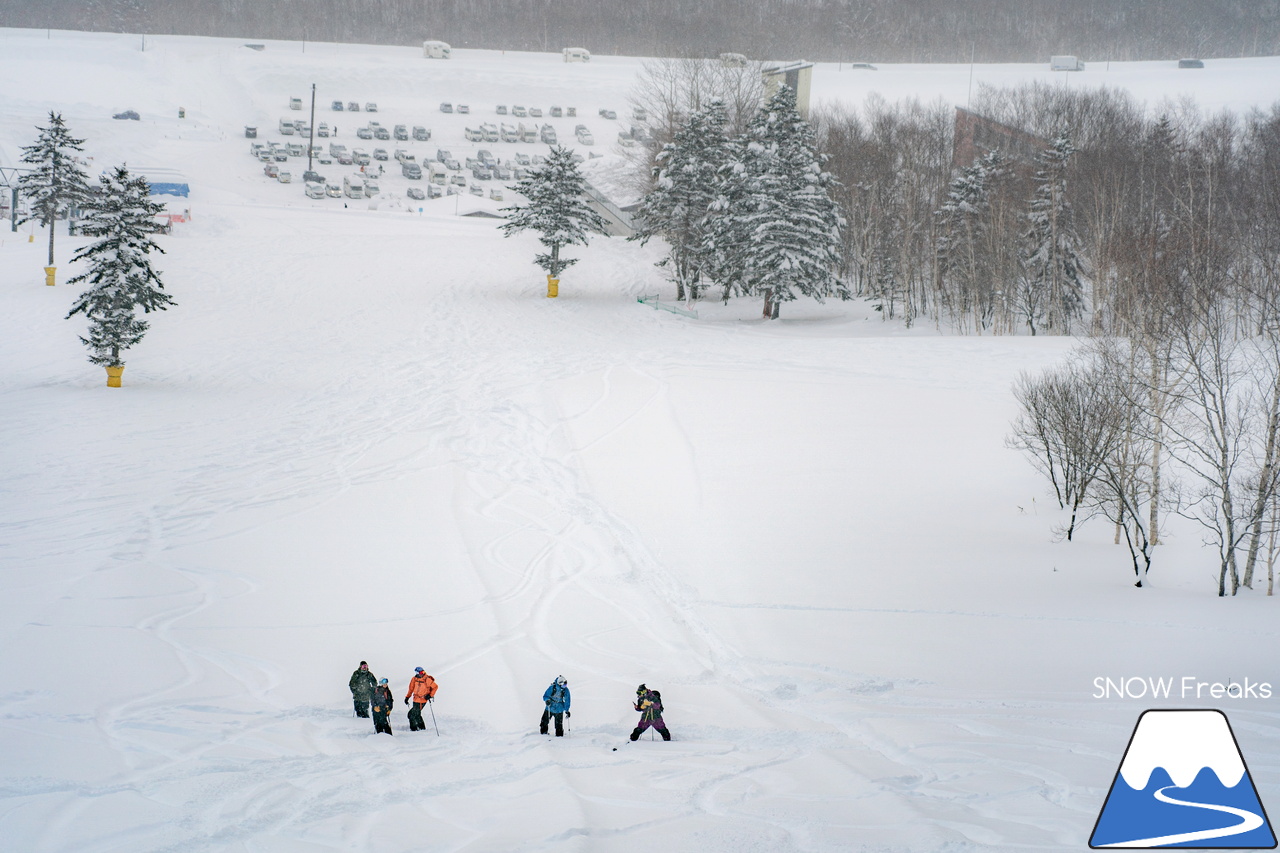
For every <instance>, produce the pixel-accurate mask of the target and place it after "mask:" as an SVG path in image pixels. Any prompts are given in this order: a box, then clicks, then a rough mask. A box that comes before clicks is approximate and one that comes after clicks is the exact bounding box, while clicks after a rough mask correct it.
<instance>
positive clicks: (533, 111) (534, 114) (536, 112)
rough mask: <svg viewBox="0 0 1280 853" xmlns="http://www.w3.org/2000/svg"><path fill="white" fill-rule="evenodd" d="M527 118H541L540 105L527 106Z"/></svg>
mask: <svg viewBox="0 0 1280 853" xmlns="http://www.w3.org/2000/svg"><path fill="white" fill-rule="evenodd" d="M529 118H542V107H529Z"/></svg>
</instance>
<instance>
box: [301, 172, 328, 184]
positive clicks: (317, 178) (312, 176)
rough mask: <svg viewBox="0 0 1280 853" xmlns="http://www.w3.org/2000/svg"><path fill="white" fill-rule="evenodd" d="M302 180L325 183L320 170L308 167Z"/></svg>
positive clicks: (311, 182) (310, 182)
mask: <svg viewBox="0 0 1280 853" xmlns="http://www.w3.org/2000/svg"><path fill="white" fill-rule="evenodd" d="M302 180H304V181H306V182H307V183H309V184H323V183H324V175H322V174H320V173H319V172H316V171H313V170H311V169H308V170H307V171H305V172H303V173H302Z"/></svg>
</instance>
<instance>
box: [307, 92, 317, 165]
mask: <svg viewBox="0 0 1280 853" xmlns="http://www.w3.org/2000/svg"><path fill="white" fill-rule="evenodd" d="M309 128H310V131H311V134H310V136H309V137H308V139H307V171H308V172H310V171H311V150H312V149H313V148H315V145H316V84H315V83H312V84H311V124H310V125H309Z"/></svg>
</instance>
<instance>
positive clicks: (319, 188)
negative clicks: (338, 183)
mask: <svg viewBox="0 0 1280 853" xmlns="http://www.w3.org/2000/svg"><path fill="white" fill-rule="evenodd" d="M302 191H303V192H304V193H306V194H307V198H324V184H312V183H308V184H307V185H306V186H304V187H303V188H302Z"/></svg>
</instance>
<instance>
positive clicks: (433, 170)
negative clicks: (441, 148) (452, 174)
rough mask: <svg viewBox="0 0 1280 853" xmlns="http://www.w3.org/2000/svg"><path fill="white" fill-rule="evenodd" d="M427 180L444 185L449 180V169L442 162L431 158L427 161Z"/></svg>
mask: <svg viewBox="0 0 1280 853" xmlns="http://www.w3.org/2000/svg"><path fill="white" fill-rule="evenodd" d="M427 180H428V181H429V182H430V183H433V184H440V185H444V184H446V183H448V182H449V171H448V170H447V169H446V168H445V167H444V164H443V163H437V162H435V161H434V160H432V161H431V162H429V163H427Z"/></svg>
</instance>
